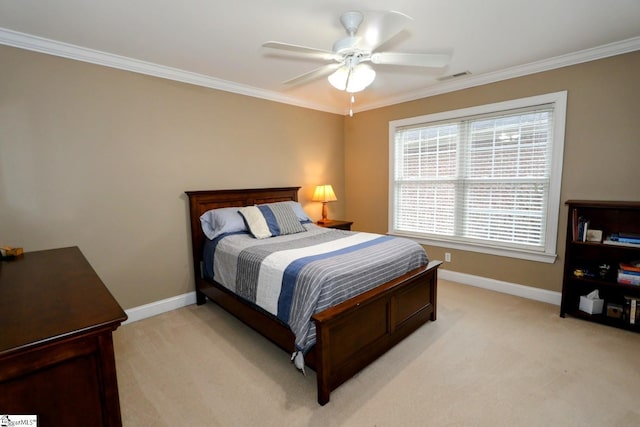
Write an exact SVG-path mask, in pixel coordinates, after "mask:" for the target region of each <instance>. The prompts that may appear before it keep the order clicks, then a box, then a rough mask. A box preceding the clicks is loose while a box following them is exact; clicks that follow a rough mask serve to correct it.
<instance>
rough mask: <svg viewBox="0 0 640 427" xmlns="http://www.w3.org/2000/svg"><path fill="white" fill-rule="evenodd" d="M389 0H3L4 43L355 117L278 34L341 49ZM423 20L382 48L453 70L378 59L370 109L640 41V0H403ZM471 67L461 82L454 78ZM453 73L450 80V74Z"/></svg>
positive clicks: (0, 34)
mask: <svg viewBox="0 0 640 427" xmlns="http://www.w3.org/2000/svg"><path fill="white" fill-rule="evenodd" d="M389 4H390V2H389V1H383V0H368V1H367V0H362V1H349V0H277V1H272V0H239V1H233V2H232V1H228V2H224V1H220V0H218V1H212V0H180V1H175V0H109V1H86V0H55V1H42V0H3V1H1V2H0V44H6V45H10V46H16V47H21V48H25V49H29V50H35V51H40V52H46V53H50V54H54V55H59V56H63V57H68V58H74V59H78V60H82V61H87V62H92V63H98V64H102V65H107V66H111V67H115V68H121V69H126V70H131V71H135V72H141V73H145V74H150V75H156V76H159V77H165V78H171V79H174V80H179V81H184V82H188V83H193V84H198V85H202V86H207V87H213V88H217V89H222V90H226V91H231V92H236V93H241V94H246V95H250V96H256V97H260V98H265V99H271V100H275V101H279V102H285V103H289V104H293V105H300V106H304V107H308V108H313V109H317V110H322V111H328V112H333V113H338V114H345V113H346V112H347V111H348V108H349V105H348V104H349V96H348V95H347V94H346V93H345V92H340V91H338V90H336V89H334V88H333V87H331V86H330V85H329V83H328V82H327V80H326V78H321V79H318V80H316V81H314V82H312V83H310V84H306V85H301V86H297V87H286V86H284V85H283V84H282V82H283V81H285V80H288V79H290V78H293V77H295V76H298V75H300V74H303V73H305V72H308V71H311V70H312V69H314V68H316V67H318V66H320V65H322V64H323V62H317V61H312V60H308V59H305V60H301V59H293V58H290V57H287V58H284V57H281V56H280V57H276V56H273V55H268V54H267V52H265V50H264V49H262V48H261V45H262V43H264V42H266V41H270V40H275V41H281V42H286V43H292V44H297V45H304V46H309V47H314V48H318V49H325V50H331V48H332V45H333V43H334V42H335V41H336V40H338V39H340V38H343V37H345V36H346V33H345V31H344V29H343V27H342V26H341V24H340V21H339V18H340V15H341V14H342V13H343V12H345V11H347V10H362V11H369V10H378V11H384V10H388V9H389ZM391 4H392V5H393V10H396V11H399V12H402V13H404V14H406V15H409V16H411V17H412V18H413V21H412V22H411V25H410V27H409V28H407V29H406V30H405V31H403V32H402V33H400V34H399V35H398V36H397V37H395V38H393V39H392V40H391V41H390V42H388V43H387V44H385V45H384V49H382V50H387V51H389V50H392V51H399V52H409V53H416V52H442V51H451V52H452V57H451V61H450V64H449V65H448V66H447V67H446V68H444V69H433V68H416V67H399V66H390V65H376V66H374V67H375V69H376V72H377V76H376V79H375V81H374V82H373V84H372V85H371V86H369V87H368V88H367V89H365V90H364V91H363V92H360V93H358V94H356V100H355V105H354V111H356V112H357V111H363V110H367V109H371V108H377V107H380V106H384V105H390V104H394V103H398V102H402V101H407V100H411V99H417V98H422V97H425V96H430V95H433V94H437V93H443V92H447V91H450V90H455V89H459V88H463V87H470V86H474V85H478V84H484V83H487V82H491V81H497V80H501V79H505V78H510V77H515V76H518V75H525V74H530V73H533V72H538V71H543V70H545V69H552V68H557V67H560V66H565V65H571V64H574V63H579V62H584V61H588V60H593V59H598V58H602V57H607V56H611V55H615V54H620V53H625V52H630V51H635V50H640V1H638V0H609V1H602V0H562V1H558V0H536V1H514V0H483V1H482V2H479V1H477V0H455V1H452V0H396V1H394V2H392V3H391ZM465 71H468V72H470V73H471V74H470V75H468V76H463V77H459V78H455V79H446V78H445V77H447V76H451V75H453V74H457V73H461V72H465ZM443 78H444V79H443Z"/></svg>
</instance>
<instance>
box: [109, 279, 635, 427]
mask: <svg viewBox="0 0 640 427" xmlns="http://www.w3.org/2000/svg"><path fill="white" fill-rule="evenodd" d="M558 313H559V308H558V307H557V306H554V305H549V304H545V303H541V302H537V301H532V300H527V299H523V298H519V297H514V296H511V295H506V294H501V293H496V292H492V291H488V290H485V289H480V288H474V287H470V286H465V285H460V284H458V283H453V282H449V281H445V280H439V289H438V320H437V321H435V322H430V323H427V324H426V325H424V326H422V327H421V328H420V329H419V330H418V331H416V332H414V333H413V334H412V335H411V336H409V337H408V338H406V339H405V340H404V341H402V342H401V343H400V344H399V345H397V346H396V347H395V348H393V349H392V350H390V351H389V352H388V353H386V354H385V355H384V356H382V357H381V358H380V359H378V360H377V361H376V362H374V363H373V364H372V365H370V366H369V367H367V368H366V369H365V370H363V371H362V372H360V373H359V374H358V375H356V376H355V377H354V378H352V379H351V380H349V381H347V382H346V383H345V384H343V385H342V386H340V387H339V388H338V389H337V390H335V391H334V392H332V393H331V401H330V402H329V403H328V404H327V405H326V406H319V405H318V404H317V401H316V378H315V373H314V372H313V371H311V370H307V376H306V377H305V376H303V375H302V374H301V373H299V372H298V371H297V370H296V369H295V368H294V367H293V365H292V364H291V363H290V361H289V355H288V354H286V353H285V352H284V351H282V350H280V349H279V348H278V347H276V346H275V345H274V344H272V343H271V342H269V341H267V340H266V339H265V338H263V337H261V336H260V335H258V334H257V333H256V332H254V331H253V330H252V329H250V328H248V327H247V326H245V325H244V324H243V323H241V322H240V321H238V320H237V319H235V318H234V317H232V316H231V315H229V314H228V313H226V312H225V311H224V310H222V309H221V308H220V307H218V306H217V305H215V304H213V303H211V302H207V304H205V305H203V306H196V305H192V306H188V307H184V308H181V309H178V310H174V311H171V312H168V313H164V314H162V315H159V316H155V317H152V318H149V319H144V320H141V321H138V322H134V323H131V324H127V325H125V326H122V327H120V328H119V329H118V330H117V331H116V332H115V333H114V341H115V342H114V346H115V352H116V364H117V370H118V384H119V390H120V402H121V409H122V419H123V423H124V425H125V426H130V427H133V426H145V427H146V426H178V425H179V426H278V427H281V426H318V427H320V426H322V427H324V426H638V425H640V334H636V333H632V332H629V331H624V330H619V329H615V328H611V327H606V326H602V325H597V324H593V323H590V322H586V321H583V320H579V319H574V318H570V317H567V318H565V319H562V318H560V317H559V315H558Z"/></svg>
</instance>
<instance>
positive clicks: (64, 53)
mask: <svg viewBox="0 0 640 427" xmlns="http://www.w3.org/2000/svg"><path fill="white" fill-rule="evenodd" d="M0 44H4V45H7V46H13V47H17V48H20V49H26V50H31V51H34V52H40V53H46V54H49V55H54V56H59V57H62V58H68V59H73V60H77V61H82V62H88V63H91V64H96V65H102V66H105V67H110V68H116V69H119V70H125V71H131V72H134V73H139V74H146V75H149V76H154V77H160V78H162V79H168V80H175V81H178V82H182V83H188V84H192V85H196V86H203V87H207V88H210V89H217V90H222V91H225V92H232V93H236V94H240V95H246V96H250V97H253V98H261V99H265V100H268V101H275V102H280V103H284V104H290V105H295V106H298V107H304V108H310V109H313V110H319V111H325V112H328V113H334V114H343V113H344V111H343V110H342V109H340V110H332V109H330V108H327V106H326V105H319V104H315V103H310V102H306V101H304V100H301V99H298V98H293V97H288V96H284V95H282V94H280V93H277V92H273V91H268V90H264V89H259V88H255V87H252V86H247V85H242V84H239V83H235V82H231V81H228V80H222V79H217V78H215V77H210V76H206V75H204V74H198V73H193V72H190V71H185V70H181V69H178V68H172V67H167V66H164V65H158V64H154V63H152V62H146V61H141V60H138V59H134V58H129V57H126V56H120V55H114V54H111V53H107V52H101V51H98V50H94V49H88V48H85V47H81V46H77V45H73V44H70V43H64V42H60V41H56V40H51V39H47V38H43V37H38V36H34V35H31V34H26V33H21V32H18V31H13V30H9V29H6V28H2V27H0Z"/></svg>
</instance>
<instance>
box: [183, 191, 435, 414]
mask: <svg viewBox="0 0 640 427" xmlns="http://www.w3.org/2000/svg"><path fill="white" fill-rule="evenodd" d="M299 189H300V187H284V188H260V189H249V190H212V191H187V192H186V194H187V195H188V197H189V211H190V220H191V243H192V249H193V267H194V272H195V274H194V276H195V285H196V300H197V304H198V305H201V304H204V303H205V302H206V298H209V299H210V300H212V301H214V302H216V303H217V304H218V305H220V306H221V307H222V308H224V309H225V310H227V311H228V312H230V313H231V314H233V315H234V316H236V317H237V318H239V319H240V320H242V321H243V322H244V323H246V324H247V325H249V326H251V327H252V328H253V329H255V330H256V331H258V332H259V333H261V334H262V335H264V336H265V337H267V338H268V339H270V340H271V341H273V342H274V343H275V344H277V345H278V346H280V347H281V348H283V349H284V350H285V351H287V352H289V353H292V352H293V351H295V345H294V336H293V333H292V332H291V331H290V329H289V328H288V327H287V326H286V325H284V324H283V323H282V322H280V321H279V320H278V319H277V318H275V317H274V316H272V315H270V314H268V313H266V312H265V311H263V310H261V309H260V308H258V307H256V306H255V305H253V304H251V303H249V302H247V301H245V300H244V299H241V298H239V297H238V296H236V295H234V294H233V293H231V292H230V291H228V290H227V289H226V288H224V287H223V286H222V285H220V284H218V283H216V282H215V281H212V280H208V279H205V278H203V277H202V252H203V245H204V243H205V239H206V237H205V236H204V233H203V232H202V228H201V225H200V215H202V214H203V213H205V212H206V211H208V210H210V209H215V208H222V207H232V206H249V205H254V204H262V203H273V202H281V201H287V200H293V201H298V190H299ZM440 264H441V262H440V261H433V262H430V263H429V265H427V266H424V267H421V268H418V269H416V270H413V271H411V272H409V273H407V274H405V275H403V276H401V277H398V278H397V279H395V280H392V281H390V282H388V283H385V284H382V285H380V286H378V287H376V288H374V289H371V290H370V291H368V292H365V293H363V294H361V295H358V296H356V297H353V298H351V299H349V300H347V301H344V302H343V303H341V304H339V305H337V306H334V307H331V308H328V309H326V310H324V311H322V312H320V313H318V314H315V315H314V316H313V317H312V319H313V321H314V322H315V324H316V335H317V336H316V344H315V346H314V347H313V348H312V349H311V350H310V351H309V353H307V355H306V356H305V362H306V364H307V365H308V366H309V367H311V368H312V369H314V370H315V371H316V374H317V383H318V403H319V404H320V405H325V404H326V403H327V402H329V395H330V393H331V391H332V390H335V389H336V388H337V387H338V386H339V385H340V384H342V383H344V382H345V381H346V380H348V379H349V378H351V377H352V376H354V375H355V374H356V373H358V372H360V371H361V370H362V369H364V368H365V367H366V366H367V365H369V364H370V363H371V362H373V361H374V360H376V359H377V358H378V357H380V356H381V355H382V354H384V353H385V352H386V351H387V350H389V349H390V348H392V347H393V346H394V345H395V344H397V343H398V342H399V341H401V340H402V339H403V338H405V337H406V336H408V335H409V334H411V333H412V332H413V331H415V330H416V329H418V328H419V327H420V326H421V325H422V324H424V323H426V322H427V321H429V320H432V321H433V320H436V306H437V304H436V296H437V271H438V266H439V265H440Z"/></svg>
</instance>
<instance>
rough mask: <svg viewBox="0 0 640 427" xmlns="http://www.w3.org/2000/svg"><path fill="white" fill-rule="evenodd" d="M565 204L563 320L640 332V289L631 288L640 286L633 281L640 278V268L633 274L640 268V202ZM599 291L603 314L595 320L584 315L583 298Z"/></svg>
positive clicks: (561, 311)
mask: <svg viewBox="0 0 640 427" xmlns="http://www.w3.org/2000/svg"><path fill="white" fill-rule="evenodd" d="M566 204H567V205H568V207H569V213H568V219H567V244H566V249H565V258H564V276H563V283H562V302H561V305H560V316H561V317H565V315H566V314H569V315H571V316H573V317H578V318H581V319H586V320H590V321H593V322H598V323H603V324H606V325H610V326H615V327H619V328H624V329H628V330H631V331H635V332H640V284H632V283H640V280H635V277H634V275H635V274H640V268H638V271H634V270H635V268H634V266H637V265H638V264H639V263H640V202H630V201H627V202H614V201H596V200H569V201H567V202H566ZM585 228H586V229H585ZM623 237H624V238H623ZM621 266H622V267H623V268H624V270H621ZM627 268H628V269H629V270H627ZM629 277H630V278H631V280H628V278H629ZM639 277H640V276H639ZM594 290H598V293H599V296H600V298H601V299H602V300H603V306H602V312H601V313H597V312H595V313H593V314H591V313H588V312H586V311H584V310H581V309H580V297H581V296H585V295H588V294H589V293H591V292H592V291H594ZM583 302H584V301H583ZM583 308H584V307H583ZM596 311H599V310H596ZM634 312H635V313H634ZM634 316H635V317H634Z"/></svg>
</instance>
